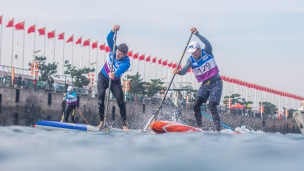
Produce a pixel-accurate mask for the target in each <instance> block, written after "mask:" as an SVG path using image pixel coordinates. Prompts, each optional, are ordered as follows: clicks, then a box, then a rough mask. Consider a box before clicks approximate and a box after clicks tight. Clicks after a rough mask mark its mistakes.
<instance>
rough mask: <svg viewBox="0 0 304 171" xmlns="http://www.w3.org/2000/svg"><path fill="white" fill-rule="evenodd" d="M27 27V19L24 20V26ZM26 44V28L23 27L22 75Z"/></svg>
mask: <svg viewBox="0 0 304 171" xmlns="http://www.w3.org/2000/svg"><path fill="white" fill-rule="evenodd" d="M23 27H25V21H24V26H23ZM24 45H25V28H23V52H22V53H23V54H22V71H21V73H22V75H23V69H24Z"/></svg>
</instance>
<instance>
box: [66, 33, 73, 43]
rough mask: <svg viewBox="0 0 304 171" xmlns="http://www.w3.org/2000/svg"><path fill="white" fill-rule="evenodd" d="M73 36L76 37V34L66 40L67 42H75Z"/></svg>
mask: <svg viewBox="0 0 304 171" xmlns="http://www.w3.org/2000/svg"><path fill="white" fill-rule="evenodd" d="M73 38H74V35H72V36H71V37H70V38H69V39H68V40H67V41H66V42H67V43H69V42H73Z"/></svg>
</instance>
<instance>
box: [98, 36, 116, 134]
mask: <svg viewBox="0 0 304 171" xmlns="http://www.w3.org/2000/svg"><path fill="white" fill-rule="evenodd" d="M116 37H117V31H116V30H115V33H114V45H113V49H112V62H111V68H110V70H111V72H112V71H113V63H114V51H115V49H116ZM111 85H112V79H111V78H109V90H108V97H107V107H106V112H105V114H104V119H103V125H104V127H105V129H106V131H108V129H109V126H108V124H107V114H108V111H109V101H110V93H111ZM102 127H103V126H101V127H100V129H99V131H100V130H101V129H102Z"/></svg>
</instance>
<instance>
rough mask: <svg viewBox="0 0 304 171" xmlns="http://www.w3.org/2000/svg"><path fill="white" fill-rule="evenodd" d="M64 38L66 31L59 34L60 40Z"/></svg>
mask: <svg viewBox="0 0 304 171" xmlns="http://www.w3.org/2000/svg"><path fill="white" fill-rule="evenodd" d="M63 39H64V32H63V33H61V34H59V35H58V40H63Z"/></svg>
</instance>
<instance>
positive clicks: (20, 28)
mask: <svg viewBox="0 0 304 171" xmlns="http://www.w3.org/2000/svg"><path fill="white" fill-rule="evenodd" d="M15 29H16V30H24V21H23V22H20V23H18V24H16V25H15Z"/></svg>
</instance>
